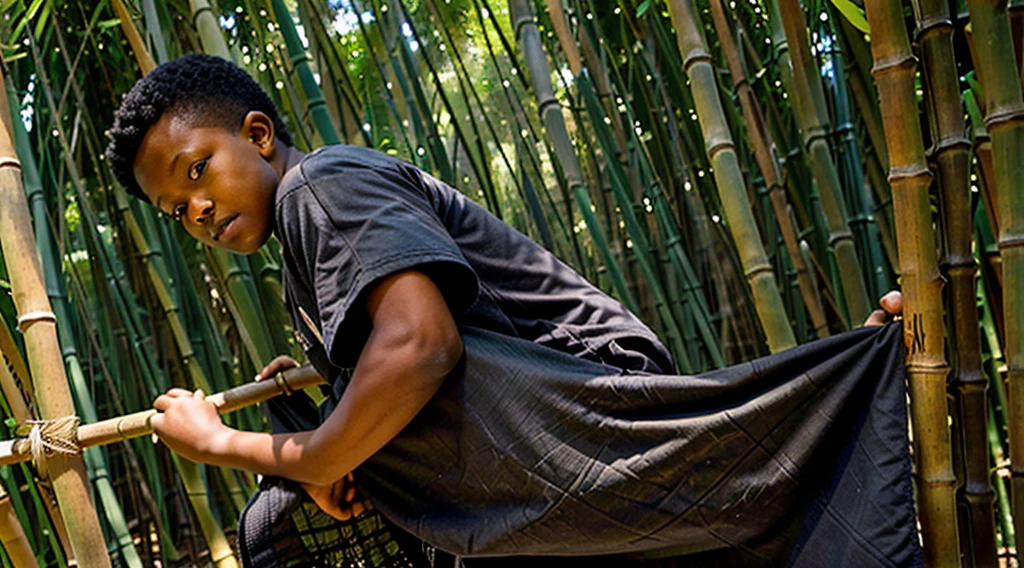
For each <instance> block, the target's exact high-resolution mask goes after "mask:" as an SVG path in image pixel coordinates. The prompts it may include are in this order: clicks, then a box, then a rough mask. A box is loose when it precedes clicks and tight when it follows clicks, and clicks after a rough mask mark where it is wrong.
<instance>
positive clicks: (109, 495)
mask: <svg viewBox="0 0 1024 568" xmlns="http://www.w3.org/2000/svg"><path fill="white" fill-rule="evenodd" d="M33 54H35V51H33ZM37 62H38V61H37ZM6 111H7V113H8V114H7V115H5V116H9V117H10V119H11V123H12V124H13V126H14V128H13V130H14V139H15V143H16V145H17V149H18V156H19V158H21V164H22V174H23V179H24V185H25V189H26V191H25V193H26V198H27V200H28V203H29V207H30V209H31V212H32V215H33V223H34V225H35V234H36V236H37V244H38V246H39V253H40V259H41V260H42V265H43V280H44V282H45V286H46V289H47V295H48V297H49V298H50V303H51V305H52V306H53V310H54V313H55V314H56V316H57V337H58V339H59V340H60V343H61V345H62V346H63V348H62V353H63V356H64V362H65V366H66V371H67V373H68V378H69V379H70V381H71V386H72V390H73V391H74V394H75V397H76V399H77V400H78V402H79V407H80V408H81V414H82V417H83V418H84V419H85V420H86V421H94V420H95V417H96V410H95V405H94V403H93V397H92V393H91V391H90V390H89V387H88V385H87V384H86V381H85V376H84V374H83V371H82V367H81V364H80V362H79V360H78V351H77V349H76V347H75V338H74V335H73V334H72V332H71V328H70V325H71V324H70V311H69V310H68V305H67V300H66V298H65V296H64V290H63V283H62V281H61V278H60V260H59V257H58V255H57V251H56V241H55V240H54V238H53V234H52V231H51V228H50V223H49V217H48V214H47V210H46V203H45V197H44V195H43V184H42V181H41V179H40V176H39V171H38V169H37V167H36V161H35V156H34V155H33V154H32V152H31V150H30V149H29V147H30V140H29V137H28V132H26V130H25V126H24V124H22V123H21V122H20V121H18V120H16V119H15V117H16V116H17V115H16V113H14V112H13V109H10V108H8V109H6ZM84 458H85V462H86V465H87V468H88V472H89V475H90V477H91V481H92V483H93V486H94V487H95V488H96V491H97V493H98V497H99V501H100V503H101V504H102V506H103V512H104V514H105V517H106V519H107V523H108V526H109V528H110V529H111V532H112V533H113V535H112V536H113V539H114V540H115V541H116V543H117V548H118V549H119V550H120V552H121V555H122V556H123V561H124V563H125V564H126V565H127V566H129V567H132V568H134V567H137V566H141V565H142V563H141V560H140V559H139V556H138V552H137V551H136V550H135V545H134V543H133V542H132V535H131V532H130V531H129V530H128V525H127V523H126V521H125V516H124V512H123V511H122V510H121V504H120V503H118V502H117V498H116V496H115V494H114V488H113V486H112V485H111V482H110V478H109V476H108V475H107V471H108V468H107V465H106V459H105V457H104V456H103V455H102V454H99V453H97V452H95V451H93V452H88V453H86V454H85V456H84Z"/></svg>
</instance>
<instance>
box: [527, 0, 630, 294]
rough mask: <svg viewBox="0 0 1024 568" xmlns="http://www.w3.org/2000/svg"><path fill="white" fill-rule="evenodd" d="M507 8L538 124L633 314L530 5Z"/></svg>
mask: <svg viewBox="0 0 1024 568" xmlns="http://www.w3.org/2000/svg"><path fill="white" fill-rule="evenodd" d="M509 7H510V8H511V10H510V13H511V17H512V26H513V29H514V30H515V32H516V38H517V39H518V40H519V44H520V46H521V49H522V51H523V54H524V56H525V58H526V62H527V66H528V67H529V68H530V78H531V80H532V81H533V89H534V92H535V95H536V97H537V104H538V108H539V109H540V114H541V120H542V121H543V123H544V127H545V128H546V129H547V132H548V137H549V138H550V139H551V143H552V145H553V146H554V150H555V158H556V159H557V160H558V164H559V166H560V167H561V169H562V172H563V174H564V176H565V179H566V181H567V185H568V186H569V191H570V192H572V194H573V196H574V197H575V199H576V203H577V205H578V207H579V210H580V214H581V216H582V217H583V219H584V222H585V223H586V225H587V231H588V232H589V233H590V235H591V237H592V238H593V239H594V242H595V245H596V247H597V250H598V254H599V255H600V256H601V259H602V261H604V263H605V266H606V269H607V270H608V274H609V277H610V279H611V281H612V286H613V288H614V289H615V292H616V294H617V295H618V297H619V301H621V302H622V303H623V304H624V305H625V306H626V307H627V308H629V309H630V310H632V311H636V310H637V303H636V300H635V299H634V298H633V295H632V294H631V293H630V291H629V288H628V287H627V286H626V280H625V278H624V277H623V275H622V271H621V270H620V269H619V265H618V262H617V261H616V260H615V259H614V257H612V255H611V253H610V249H609V248H608V245H607V243H608V239H607V238H606V237H605V235H604V232H603V231H602V230H601V225H600V224H599V223H598V221H597V219H596V217H595V216H594V214H593V211H594V208H593V206H592V205H591V202H590V196H589V194H588V193H587V188H586V186H584V184H583V171H582V169H581V168H580V164H579V160H578V159H577V158H576V154H575V152H574V151H573V146H572V141H571V140H570V138H569V132H568V129H567V128H566V126H565V119H564V118H563V117H562V114H561V113H562V110H561V107H560V106H559V105H558V101H557V100H556V99H555V96H554V88H553V87H552V85H551V73H550V68H549V67H548V64H547V59H546V58H545V55H544V52H543V48H542V46H541V43H540V33H539V32H538V31H537V25H536V23H535V22H534V20H533V13H532V12H531V11H530V9H529V5H528V4H526V3H524V2H522V1H521V0H517V1H513V2H510V4H509Z"/></svg>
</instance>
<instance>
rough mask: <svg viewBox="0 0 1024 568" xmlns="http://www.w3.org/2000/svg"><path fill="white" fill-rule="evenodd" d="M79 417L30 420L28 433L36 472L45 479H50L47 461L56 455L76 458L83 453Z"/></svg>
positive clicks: (27, 423)
mask: <svg viewBox="0 0 1024 568" xmlns="http://www.w3.org/2000/svg"><path fill="white" fill-rule="evenodd" d="M80 422H81V419H80V418H79V417H77V416H64V417H61V418H56V419H54V420H29V421H27V422H25V424H26V425H29V426H32V430H30V431H29V433H28V443H29V448H30V450H29V451H30V452H31V454H32V462H33V463H34V464H35V466H36V471H38V472H39V476H40V477H42V478H43V479H48V478H49V472H48V471H47V467H46V462H47V460H48V459H49V458H50V457H51V456H53V455H56V454H61V455H66V456H75V455H78V454H80V453H81V452H82V449H81V448H80V447H79V446H78V424H79V423H80Z"/></svg>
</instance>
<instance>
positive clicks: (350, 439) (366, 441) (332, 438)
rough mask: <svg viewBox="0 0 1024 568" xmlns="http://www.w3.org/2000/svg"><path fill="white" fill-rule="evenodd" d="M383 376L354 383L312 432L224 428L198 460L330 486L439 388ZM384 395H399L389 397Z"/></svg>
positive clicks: (418, 379)
mask: <svg viewBox="0 0 1024 568" xmlns="http://www.w3.org/2000/svg"><path fill="white" fill-rule="evenodd" d="M384 375H385V376H383V377H379V378H377V380H372V381H371V380H366V381H357V380H353V384H351V385H350V388H349V389H347V390H346V391H345V395H344V396H343V397H342V400H341V401H340V402H339V405H338V407H337V408H336V409H335V410H334V412H333V413H332V414H331V416H330V417H329V418H328V420H327V421H326V422H325V423H324V424H323V425H322V426H320V427H319V428H317V429H316V430H310V431H306V432H296V433H282V434H268V433H262V432H244V431H241V430H235V429H233V428H230V427H227V426H225V427H224V430H223V431H222V433H220V434H218V435H217V436H215V437H214V439H211V440H210V445H209V448H208V453H207V455H206V456H204V458H205V459H203V460H202V461H204V462H206V463H209V464H211V465H220V466H227V467H233V468H237V469H244V470H248V471H252V472H255V473H259V474H262V475H274V476H278V477H284V478H287V479H292V480H294V481H299V482H303V483H312V484H316V485H326V484H330V483H333V482H334V481H337V480H338V479H341V478H342V477H344V476H345V475H346V474H348V473H349V472H350V471H352V470H353V469H355V468H356V467H358V466H359V465H360V464H361V463H362V462H363V461H365V460H366V459H367V458H369V457H370V456H371V455H373V454H374V453H375V452H376V451H377V450H379V449H380V448H381V447H383V446H384V445H385V444H387V442H389V441H390V440H391V439H392V438H394V437H395V436H396V435H397V434H398V433H399V432H400V431H401V430H402V428H404V427H405V426H406V425H407V424H408V423H409V422H411V421H412V419H413V418H414V417H415V416H416V414H417V413H418V412H419V411H420V410H421V409H422V408H423V406H424V405H426V403H427V402H428V401H429V400H430V397H431V396H433V394H434V392H436V390H437V386H439V385H440V380H439V379H435V378H428V379H427V380H423V378H422V377H410V376H408V375H406V376H404V377H402V376H398V375H397V374H395V375H391V376H387V375H389V373H384ZM353 379H356V377H353ZM367 383H373V384H367ZM414 385H416V386H414ZM382 392H385V393H387V392H392V393H395V392H397V393H399V394H396V395H394V396H390V397H387V396H381V393H382ZM356 409H358V412H356V411H355V410H356Z"/></svg>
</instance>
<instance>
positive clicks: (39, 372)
mask: <svg viewBox="0 0 1024 568" xmlns="http://www.w3.org/2000/svg"><path fill="white" fill-rule="evenodd" d="M2 78H3V76H2V74H0V80H2ZM0 88H2V85H0ZM6 115H7V113H6V112H4V113H0V116H4V117H5V116H6ZM5 122H6V120H5ZM15 155H16V154H15V151H14V144H13V141H12V140H11V138H10V134H9V132H8V130H7V129H6V128H0V235H3V241H2V245H3V252H4V260H5V262H6V263H7V267H8V274H9V276H10V280H11V289H12V292H13V296H14V302H15V305H16V306H17V309H18V314H19V316H18V317H19V328H20V329H21V330H22V333H23V334H24V336H25V348H26V351H27V352H28V358H29V367H30V372H31V374H32V376H33V377H34V378H35V381H36V385H35V390H36V401H37V403H38V405H39V413H40V416H41V417H42V418H43V419H51V418H59V417H64V416H73V415H74V414H75V406H74V403H73V402H72V400H71V390H70V388H69V387H68V380H67V375H66V374H65V372H64V364H63V358H62V357H61V351H60V345H59V344H58V342H57V329H56V319H55V317H54V316H53V311H52V309H51V307H50V302H49V299H48V298H47V297H46V288H45V285H44V284H43V274H42V267H41V266H40V264H39V256H38V253H37V248H36V243H35V238H34V236H33V234H32V227H31V224H30V222H29V213H28V202H27V200H26V198H25V193H24V188H23V187H22V182H21V167H20V164H19V162H18V160H17V158H15V157H14V156H15ZM47 468H48V469H49V471H51V472H53V475H52V477H51V479H52V484H53V489H54V492H55V493H56V495H57V502H58V504H59V506H60V510H61V513H62V515H63V517H64V520H65V522H66V523H67V529H68V537H69V539H70V542H71V547H72V550H73V552H74V555H75V558H76V559H77V560H78V562H79V564H80V565H82V566H89V567H90V568H91V567H93V566H97V567H99V566H110V557H109V556H108V555H107V547H106V543H105V541H104V539H103V532H102V531H101V530H100V524H99V518H98V517H97V516H96V508H95V507H94V506H93V503H92V501H91V499H90V497H89V485H88V479H87V477H86V472H85V462H84V461H83V459H82V457H81V456H65V455H54V456H52V457H50V458H49V459H48V460H47Z"/></svg>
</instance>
